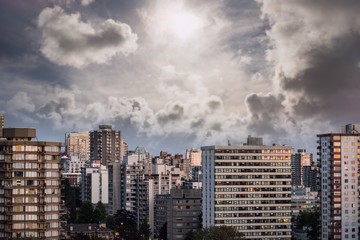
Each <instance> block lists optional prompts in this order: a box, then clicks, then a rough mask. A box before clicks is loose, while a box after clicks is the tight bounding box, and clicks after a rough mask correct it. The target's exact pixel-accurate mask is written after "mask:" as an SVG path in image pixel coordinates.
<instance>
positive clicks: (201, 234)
mask: <svg viewBox="0 0 360 240" xmlns="http://www.w3.org/2000/svg"><path fill="white" fill-rule="evenodd" d="M187 239H188V240H229V239H244V235H243V234H242V233H240V232H238V231H237V230H236V228H235V227H231V226H213V227H209V228H203V229H198V230H196V231H195V232H194V233H193V234H191V233H189V234H188V235H187Z"/></svg>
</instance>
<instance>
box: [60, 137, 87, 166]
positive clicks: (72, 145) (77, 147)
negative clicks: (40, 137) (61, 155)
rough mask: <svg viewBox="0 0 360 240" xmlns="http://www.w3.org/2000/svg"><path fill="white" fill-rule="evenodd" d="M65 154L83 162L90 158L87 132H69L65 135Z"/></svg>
mask: <svg viewBox="0 0 360 240" xmlns="http://www.w3.org/2000/svg"><path fill="white" fill-rule="evenodd" d="M65 142H66V144H65V146H66V154H67V155H68V157H70V158H71V157H73V156H76V157H77V158H78V159H79V160H80V162H82V163H83V164H85V162H86V161H88V160H90V137H89V132H87V131H84V132H70V133H67V134H66V137H65Z"/></svg>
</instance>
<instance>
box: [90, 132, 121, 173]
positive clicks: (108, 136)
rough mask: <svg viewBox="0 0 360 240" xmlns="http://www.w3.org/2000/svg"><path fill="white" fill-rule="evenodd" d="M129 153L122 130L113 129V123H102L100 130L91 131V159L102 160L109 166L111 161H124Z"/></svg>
mask: <svg viewBox="0 0 360 240" xmlns="http://www.w3.org/2000/svg"><path fill="white" fill-rule="evenodd" d="M126 153H127V145H126V143H125V142H124V140H123V139H122V137H121V132H120V131H115V130H113V129H112V126H111V125H100V126H99V130H94V131H91V132H90V159H91V160H93V159H96V160H100V161H101V164H102V165H104V166H107V165H108V164H109V163H113V162H118V163H120V162H122V160H123V157H124V156H125V155H126Z"/></svg>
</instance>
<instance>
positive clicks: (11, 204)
mask: <svg viewBox="0 0 360 240" xmlns="http://www.w3.org/2000/svg"><path fill="white" fill-rule="evenodd" d="M35 137H36V130H35V129H33V128H3V129H2V131H0V138H4V139H2V140H0V212H1V214H0V239H15V238H23V239H25V238H26V239H54V240H55V239H59V236H60V206H61V199H60V198H61V185H60V170H59V162H60V146H61V143H59V142H44V141H32V139H33V138H35Z"/></svg>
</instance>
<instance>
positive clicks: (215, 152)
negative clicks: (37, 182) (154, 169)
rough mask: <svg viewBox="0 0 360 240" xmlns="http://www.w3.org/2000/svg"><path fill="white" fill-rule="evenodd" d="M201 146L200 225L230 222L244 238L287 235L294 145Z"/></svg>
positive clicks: (280, 237)
mask: <svg viewBox="0 0 360 240" xmlns="http://www.w3.org/2000/svg"><path fill="white" fill-rule="evenodd" d="M201 150H202V168H203V188H202V190H203V193H202V196H203V227H210V226H221V225H228V226H234V227H236V229H237V230H238V231H240V232H241V233H243V234H244V235H245V238H246V239H291V166H290V164H291V153H292V150H293V149H292V147H289V146H280V145H274V146H264V145H245V146H208V147H202V148H201Z"/></svg>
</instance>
